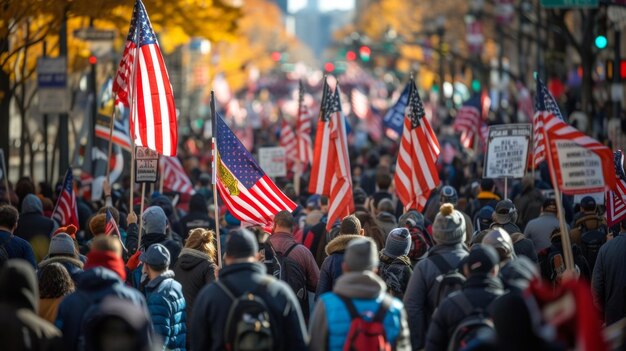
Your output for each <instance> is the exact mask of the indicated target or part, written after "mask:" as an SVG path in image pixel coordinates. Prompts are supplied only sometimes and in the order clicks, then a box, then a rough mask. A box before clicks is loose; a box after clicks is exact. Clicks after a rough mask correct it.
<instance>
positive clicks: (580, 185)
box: [552, 140, 604, 195]
mask: <svg viewBox="0 0 626 351" xmlns="http://www.w3.org/2000/svg"><path fill="white" fill-rule="evenodd" d="M553 147H554V149H553V150H552V153H553V155H554V156H556V157H555V158H556V162H555V168H556V173H557V176H558V177H557V179H558V180H559V182H560V184H559V185H560V188H561V191H562V192H564V193H565V194H569V195H575V194H588V193H601V192H604V173H603V172H602V160H601V159H600V156H599V155H598V154H596V153H595V152H593V151H591V150H589V149H587V148H585V147H582V146H580V145H578V144H577V143H575V142H573V141H569V140H554V141H553Z"/></svg>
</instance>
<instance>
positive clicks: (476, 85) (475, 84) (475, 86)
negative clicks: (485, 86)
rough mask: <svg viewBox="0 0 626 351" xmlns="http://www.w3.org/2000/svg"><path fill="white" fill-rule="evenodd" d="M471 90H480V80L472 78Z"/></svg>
mask: <svg viewBox="0 0 626 351" xmlns="http://www.w3.org/2000/svg"><path fill="white" fill-rule="evenodd" d="M472 91H474V92H478V91H480V81H479V80H478V79H472Z"/></svg>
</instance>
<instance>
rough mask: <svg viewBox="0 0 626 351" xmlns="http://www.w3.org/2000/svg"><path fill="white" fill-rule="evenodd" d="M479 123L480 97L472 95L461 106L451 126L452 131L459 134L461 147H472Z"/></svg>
mask: <svg viewBox="0 0 626 351" xmlns="http://www.w3.org/2000/svg"><path fill="white" fill-rule="evenodd" d="M481 121H482V118H481V108H480V95H474V96H473V97H472V98H470V99H469V100H467V101H466V102H465V103H464V104H463V106H461V108H460V109H459V112H458V113H457V115H456V118H455V119H454V124H453V127H454V130H455V131H457V132H460V133H461V145H463V147H465V148H466V149H471V148H472V147H473V146H474V139H475V138H476V135H477V134H478V133H479V131H480V130H479V128H480V126H481Z"/></svg>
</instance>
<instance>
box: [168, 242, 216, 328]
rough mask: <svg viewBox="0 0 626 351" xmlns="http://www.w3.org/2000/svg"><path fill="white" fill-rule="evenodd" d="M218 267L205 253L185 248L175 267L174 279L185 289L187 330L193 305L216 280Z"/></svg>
mask: <svg viewBox="0 0 626 351" xmlns="http://www.w3.org/2000/svg"><path fill="white" fill-rule="evenodd" d="M216 269H217V266H216V265H215V263H213V261H211V258H210V257H209V255H207V254H205V253H204V252H201V251H198V250H193V249H188V248H184V249H183V250H182V251H181V252H180V257H178V261H176V264H175V265H174V274H175V275H174V279H176V281H178V282H179V283H180V285H182V287H183V296H184V297H185V304H186V306H187V307H186V311H187V329H189V321H191V316H192V314H193V305H194V302H195V301H196V296H198V293H199V292H200V290H201V289H202V288H203V287H204V286H205V285H206V284H208V283H210V282H212V281H214V280H215V270H216Z"/></svg>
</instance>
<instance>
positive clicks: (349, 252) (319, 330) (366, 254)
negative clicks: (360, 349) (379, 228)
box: [309, 237, 411, 351]
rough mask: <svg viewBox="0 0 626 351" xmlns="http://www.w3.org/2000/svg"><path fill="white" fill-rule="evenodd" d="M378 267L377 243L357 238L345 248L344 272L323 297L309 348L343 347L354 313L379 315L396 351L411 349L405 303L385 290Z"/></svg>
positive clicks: (320, 350) (312, 325)
mask: <svg viewBox="0 0 626 351" xmlns="http://www.w3.org/2000/svg"><path fill="white" fill-rule="evenodd" d="M378 266H379V260H378V252H377V250H376V244H375V243H374V241H373V240H372V239H370V238H367V237H363V238H357V239H354V240H352V241H350V243H348V245H347V247H346V252H345V257H344V261H343V263H342V269H343V272H344V273H343V274H342V275H341V277H339V279H338V280H337V283H336V284H335V286H334V287H333V290H332V292H327V293H325V294H323V295H321V296H320V298H319V301H318V302H317V304H316V305H315V310H314V311H313V316H312V317H311V321H310V325H309V339H310V340H311V341H310V344H309V350H311V351H325V350H342V349H344V345H346V344H348V343H350V340H347V336H348V334H349V331H350V325H351V322H352V320H353V319H354V318H355V317H356V316H355V315H361V316H364V315H365V316H375V315H376V314H377V313H378V312H379V311H381V308H384V309H383V310H382V311H384V312H385V314H384V315H383V316H381V317H379V320H380V321H381V322H382V324H383V327H384V329H385V330H384V333H385V337H386V340H387V341H388V342H389V344H390V345H391V347H392V349H393V350H407V351H408V350H411V342H410V338H409V328H408V324H407V321H406V315H405V312H404V308H403V305H402V302H401V301H400V300H399V299H397V298H395V297H393V296H391V295H390V294H388V293H387V292H386V290H387V289H386V287H385V282H384V281H383V280H382V279H381V278H380V277H379V276H378V275H377V274H376V272H377V270H378Z"/></svg>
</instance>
